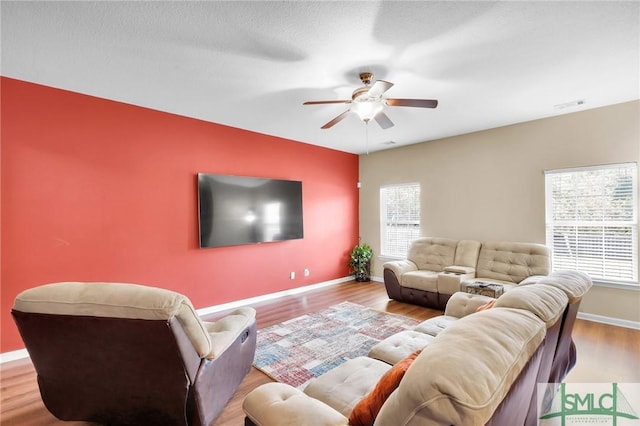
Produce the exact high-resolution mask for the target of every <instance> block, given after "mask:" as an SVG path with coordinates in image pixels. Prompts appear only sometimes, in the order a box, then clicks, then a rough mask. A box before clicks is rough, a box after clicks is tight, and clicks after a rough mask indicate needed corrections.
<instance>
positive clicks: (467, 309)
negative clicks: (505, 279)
mask: <svg viewBox="0 0 640 426" xmlns="http://www.w3.org/2000/svg"><path fill="white" fill-rule="evenodd" d="M492 300H494V299H493V298H492V297H489V296H483V295H481V294H471V293H465V292H462V291H458V292H456V293H454V294H453V295H452V296H451V297H450V298H449V300H448V301H447V306H446V307H445V310H444V314H445V315H446V316H450V317H456V318H462V317H465V316H467V315H469V314H472V313H474V312H476V311H477V310H478V307H479V306H482V305H485V304H487V303H489V302H490V301H492Z"/></svg>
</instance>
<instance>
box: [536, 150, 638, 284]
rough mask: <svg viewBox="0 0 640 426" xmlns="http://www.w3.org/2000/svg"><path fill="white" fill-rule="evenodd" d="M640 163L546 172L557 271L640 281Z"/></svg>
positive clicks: (548, 216)
mask: <svg viewBox="0 0 640 426" xmlns="http://www.w3.org/2000/svg"><path fill="white" fill-rule="evenodd" d="M637 179H638V175H637V165H636V164H635V163H626V164H613V165H607V166H596V167H585V168H578V169H564V170H551V171H547V172H546V173H545V192H546V226H547V228H546V231H547V245H548V246H549V247H551V248H552V250H553V252H552V253H553V259H552V263H553V269H554V270H559V269H577V270H581V271H583V272H586V273H588V274H589V275H591V277H592V278H593V279H595V280H598V279H600V280H602V281H613V282H626V283H630V282H635V283H637V281H638V201H637V199H636V197H637Z"/></svg>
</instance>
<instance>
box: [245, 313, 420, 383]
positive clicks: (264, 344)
mask: <svg viewBox="0 0 640 426" xmlns="http://www.w3.org/2000/svg"><path fill="white" fill-rule="evenodd" d="M418 323H419V321H417V320H414V319H412V318H407V317H403V316H400V315H395V314H389V313H386V312H380V311H376V310H375V309H371V308H367V307H365V306H361V305H358V304H355V303H350V302H343V303H340V304H339V305H335V306H331V307H329V308H328V309H325V310H324V311H321V312H316V313H312V314H308V315H303V316H301V317H298V318H293V319H291V320H289V321H285V322H283V323H280V324H276V325H273V326H271V327H267V328H264V329H261V330H258V344H257V348H256V358H255V361H254V366H255V367H256V368H258V369H259V370H261V371H262V372H264V373H266V374H267V375H268V376H270V377H271V378H273V379H274V380H277V381H278V382H282V383H287V384H289V385H291V386H294V387H298V388H300V389H302V388H304V387H305V386H306V384H307V382H308V381H309V380H311V379H312V378H314V377H317V376H320V375H322V374H323V373H325V372H327V371H329V370H331V369H332V368H335V367H336V366H338V365H340V364H342V363H343V362H345V361H346V360H348V359H351V358H355V357H358V356H366V355H367V353H369V350H370V349H371V347H373V345H375V344H376V343H378V342H379V341H380V340H383V339H385V338H387V337H389V336H390V335H392V334H395V333H398V332H400V331H403V330H408V329H411V328H413V327H414V326H415V325H417V324H418Z"/></svg>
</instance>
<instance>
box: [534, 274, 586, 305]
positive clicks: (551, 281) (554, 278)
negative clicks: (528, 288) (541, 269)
mask: <svg viewBox="0 0 640 426" xmlns="http://www.w3.org/2000/svg"><path fill="white" fill-rule="evenodd" d="M535 283H537V284H545V285H550V286H553V287H556V288H559V289H560V290H562V291H564V293H565V294H566V295H567V297H568V298H569V303H575V302H578V301H579V300H581V299H582V296H584V295H585V294H586V293H587V291H589V289H590V288H591V286H592V285H593V282H592V281H591V278H590V277H589V275H587V274H585V273H584V272H581V271H574V270H561V271H555V272H554V273H553V274H552V275H550V276H547V277H541V278H540V279H539V280H536V281H533V282H527V285H530V284H535Z"/></svg>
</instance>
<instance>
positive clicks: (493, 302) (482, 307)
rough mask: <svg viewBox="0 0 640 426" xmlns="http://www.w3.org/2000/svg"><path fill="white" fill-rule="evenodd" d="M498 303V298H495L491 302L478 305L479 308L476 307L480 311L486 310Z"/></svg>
mask: <svg viewBox="0 0 640 426" xmlns="http://www.w3.org/2000/svg"><path fill="white" fill-rule="evenodd" d="M495 304H496V299H493V300H492V301H491V302H489V303H487V304H486V305H482V306H478V309H476V312H480V311H484V310H487V309H491V308H493V305H495Z"/></svg>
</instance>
